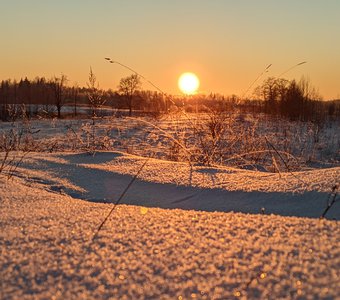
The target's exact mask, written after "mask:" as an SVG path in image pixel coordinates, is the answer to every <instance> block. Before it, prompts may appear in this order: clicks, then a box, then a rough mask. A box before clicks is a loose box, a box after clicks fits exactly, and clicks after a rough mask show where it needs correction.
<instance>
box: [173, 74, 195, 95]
mask: <svg viewBox="0 0 340 300" xmlns="http://www.w3.org/2000/svg"><path fill="white" fill-rule="evenodd" d="M199 85H200V81H199V79H198V77H197V76H196V75H195V74H194V73H190V72H187V73H183V74H182V75H181V76H180V77H179V79H178V87H179V89H180V90H181V91H182V93H184V94H187V95H192V94H195V93H196V92H197V89H198V87H199Z"/></svg>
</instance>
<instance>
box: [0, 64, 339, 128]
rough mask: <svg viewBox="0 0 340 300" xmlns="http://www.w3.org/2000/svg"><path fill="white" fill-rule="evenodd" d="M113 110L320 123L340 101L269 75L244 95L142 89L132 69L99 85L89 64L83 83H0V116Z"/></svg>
mask: <svg viewBox="0 0 340 300" xmlns="http://www.w3.org/2000/svg"><path fill="white" fill-rule="evenodd" d="M112 109H114V110H126V112H127V113H128V114H129V115H130V116H131V115H132V113H133V112H139V113H152V114H159V113H166V112H169V111H177V110H185V111H187V112H204V111H205V112H209V111H212V110H214V111H216V110H219V111H239V112H242V113H251V114H257V113H264V114H266V115H268V116H274V117H282V118H286V119H289V120H300V121H312V122H322V121H323V120H325V119H327V118H328V119H329V118H333V119H338V120H339V119H340V100H333V101H322V100H321V97H320V96H319V95H318V93H317V92H316V90H315V89H314V88H313V87H312V86H311V84H310V82H309V81H308V80H306V79H304V78H302V79H301V80H300V81H298V82H297V81H295V80H291V81H288V80H286V79H282V78H274V77H270V78H268V79H266V80H265V81H264V82H263V83H262V84H261V85H259V86H258V87H257V88H255V89H254V92H253V95H252V96H251V97H248V98H247V99H240V98H238V97H237V96H229V97H226V96H223V95H220V94H213V93H212V94H209V95H193V96H190V97H184V96H172V95H165V94H162V93H159V92H156V91H149V90H144V89H142V81H141V78H140V77H139V76H138V75H136V74H132V75H130V76H127V77H124V78H122V79H121V80H120V82H119V84H118V85H117V87H116V90H111V89H109V90H104V89H101V88H100V85H99V82H98V81H97V78H96V76H95V74H94V73H93V71H92V69H91V68H90V71H89V76H88V82H87V85H86V87H79V86H78V85H77V84H73V85H71V84H70V82H69V80H68V78H67V76H66V75H61V76H59V77H58V76H54V77H52V78H50V79H46V78H44V77H36V78H35V79H33V80H30V79H28V78H24V79H20V81H16V80H11V79H8V80H2V81H1V82H0V120H2V121H13V120H15V119H16V118H18V117H20V116H22V114H23V113H24V114H25V115H26V117H28V118H30V117H33V116H40V117H58V118H62V117H77V116H79V117H81V116H88V117H98V116H102V115H105V110H106V113H107V112H110V113H111V114H112Z"/></svg>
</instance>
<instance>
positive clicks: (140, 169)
mask: <svg viewBox="0 0 340 300" xmlns="http://www.w3.org/2000/svg"><path fill="white" fill-rule="evenodd" d="M149 159H150V158H148V159H146V160H145V162H144V163H143V164H142V166H141V167H140V168H139V169H138V172H137V173H136V175H135V176H134V177H133V178H132V179H131V181H130V182H129V184H128V185H127V186H126V188H125V189H124V191H123V193H122V194H121V195H120V197H119V198H118V200H117V201H116V202H115V203H114V205H113V207H112V209H111V210H110V212H109V213H108V214H107V216H106V217H105V219H104V220H103V222H101V224H100V225H99V226H98V228H97V230H96V232H95V234H94V235H93V237H92V242H93V241H94V240H95V238H96V237H97V235H98V233H99V231H100V230H101V229H102V227H103V226H104V224H105V223H106V221H107V220H108V219H109V217H110V216H111V214H112V213H113V211H114V210H115V208H116V207H117V205H118V204H119V203H120V201H121V200H122V199H123V197H124V196H125V194H126V192H127V191H128V190H129V188H130V187H131V185H132V184H133V183H134V182H135V180H136V179H137V177H138V175H139V174H140V173H141V172H142V170H143V169H144V167H145V165H146V164H147V162H148V161H149Z"/></svg>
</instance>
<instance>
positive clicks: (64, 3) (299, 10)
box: [0, 0, 340, 99]
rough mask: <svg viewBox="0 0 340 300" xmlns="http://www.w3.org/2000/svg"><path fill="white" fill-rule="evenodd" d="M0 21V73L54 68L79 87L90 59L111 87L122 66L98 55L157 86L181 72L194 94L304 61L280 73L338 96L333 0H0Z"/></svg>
mask: <svg viewBox="0 0 340 300" xmlns="http://www.w3.org/2000/svg"><path fill="white" fill-rule="evenodd" d="M0 28H1V43H0V53H1V55H0V80H1V79H8V78H12V79H13V78H16V79H20V78H21V77H25V76H27V77H29V78H34V77H35V76H45V77H47V78H49V77H51V76H53V75H57V76H59V75H60V74H61V73H63V74H65V75H67V76H68V78H69V83H70V84H73V83H74V82H78V83H79V85H81V86H82V85H85V84H86V81H87V77H88V72H89V67H90V66H92V68H93V71H94V73H95V74H96V75H97V78H98V80H99V82H100V86H101V87H103V88H112V89H116V87H117V85H118V83H119V80H120V78H121V77H123V76H128V75H130V74H131V72H130V71H128V70H126V69H124V68H122V67H121V66H119V65H115V64H109V63H107V62H106V61H105V60H104V57H107V56H108V57H111V58H112V59H113V60H116V61H119V62H121V63H123V64H126V65H128V66H130V67H131V68H133V69H135V70H136V71H138V72H139V73H141V74H143V75H144V76H145V77H147V78H148V79H149V80H151V81H152V82H153V83H154V84H156V85H157V86H159V87H160V88H161V89H162V90H164V91H165V92H167V93H173V94H179V93H180V92H179V90H178V87H177V79H178V77H179V76H180V74H181V73H183V72H185V71H191V72H195V73H196V74H197V75H198V77H199V78H200V80H201V87H200V91H201V92H204V93H209V92H218V93H223V94H226V95H230V94H233V93H235V94H239V95H241V94H243V93H244V92H245V91H246V90H247V88H248V87H249V85H250V84H251V82H253V81H254V80H255V78H256V77H257V76H258V75H259V74H260V73H261V72H262V71H263V70H264V69H265V67H266V66H267V65H268V64H273V65H272V67H271V68H270V72H268V73H267V74H266V76H278V75H279V74H281V73H282V72H284V71H285V70H287V69H289V68H290V67H292V66H293V65H295V64H297V63H299V62H301V61H307V64H304V65H301V66H299V67H296V68H294V69H293V70H291V71H290V72H288V73H286V75H285V77H286V78H287V79H293V78H296V79H300V78H301V76H302V75H304V76H305V77H308V78H309V79H310V81H311V83H312V85H313V86H315V87H316V88H318V90H319V92H320V94H321V95H323V97H324V98H325V99H330V98H340V38H339V34H340V1H339V0H284V1H283V0H280V1H278V0H256V1H255V0H233V1H232V0H171V1H170V0H92V1H90V0H58V1H57V0H0ZM263 79H265V77H263ZM261 80H262V79H261ZM261 80H260V81H259V82H258V83H260V82H261ZM143 87H144V88H145V89H153V88H152V86H150V85H148V84H147V83H146V82H145V83H144V84H143Z"/></svg>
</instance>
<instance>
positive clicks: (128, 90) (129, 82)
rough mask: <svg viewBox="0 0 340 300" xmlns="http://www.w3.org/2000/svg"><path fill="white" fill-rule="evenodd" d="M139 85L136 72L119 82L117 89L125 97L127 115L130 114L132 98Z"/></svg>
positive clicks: (139, 81)
mask: <svg viewBox="0 0 340 300" xmlns="http://www.w3.org/2000/svg"><path fill="white" fill-rule="evenodd" d="M141 85H142V83H141V80H140V77H139V76H138V75H137V74H132V75H130V76H127V77H124V78H122V79H121V80H120V82H119V86H118V91H119V93H120V94H121V95H122V96H123V97H124V98H125V101H126V105H127V107H128V109H129V116H131V115H132V108H133V98H134V96H135V94H136V92H137V91H138V90H139V89H140V88H141Z"/></svg>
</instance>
